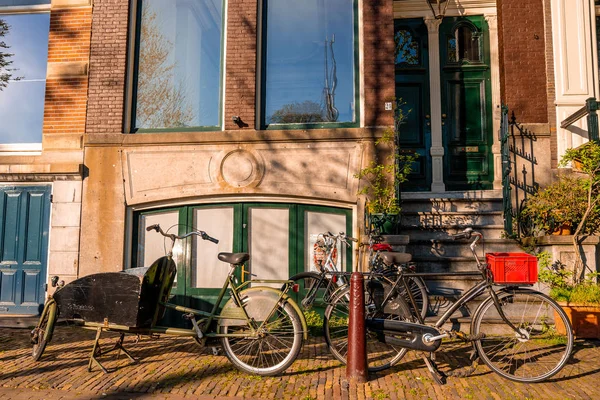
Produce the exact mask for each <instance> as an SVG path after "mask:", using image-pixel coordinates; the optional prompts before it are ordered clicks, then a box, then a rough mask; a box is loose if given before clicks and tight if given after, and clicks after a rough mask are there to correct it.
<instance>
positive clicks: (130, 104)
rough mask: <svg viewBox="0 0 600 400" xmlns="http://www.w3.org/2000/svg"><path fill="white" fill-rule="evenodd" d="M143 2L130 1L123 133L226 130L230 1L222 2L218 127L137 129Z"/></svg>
mask: <svg viewBox="0 0 600 400" xmlns="http://www.w3.org/2000/svg"><path fill="white" fill-rule="evenodd" d="M143 1H144V0H130V3H129V4H130V12H129V21H130V23H129V27H128V35H129V36H128V40H129V46H128V50H129V51H128V54H129V56H128V59H127V65H128V67H127V84H126V87H125V99H126V104H125V115H124V118H123V123H124V126H123V132H124V133H129V134H134V133H163V132H165V133H167V132H214V131H220V130H222V129H223V126H224V120H223V113H224V110H223V109H224V102H223V100H224V91H225V87H224V83H225V44H226V40H225V38H226V36H227V25H226V22H227V8H226V7H227V1H226V0H221V3H222V9H221V41H220V49H221V52H220V53H221V54H220V57H221V61H220V65H219V71H220V76H219V114H218V121H219V123H218V125H210V126H193V127H173V128H136V127H135V119H136V108H137V83H138V74H137V71H138V66H139V64H138V63H139V49H140V34H141V19H142V18H141V12H142V7H140V4H141V3H142V2H143Z"/></svg>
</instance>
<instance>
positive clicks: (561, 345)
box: [471, 289, 573, 383]
mask: <svg viewBox="0 0 600 400" xmlns="http://www.w3.org/2000/svg"><path fill="white" fill-rule="evenodd" d="M497 294H498V298H499V301H500V304H501V307H502V312H503V313H504V315H505V316H506V318H508V319H509V320H510V322H511V323H512V324H513V325H514V326H515V327H517V328H518V329H519V331H520V332H522V334H523V335H525V336H526V338H522V337H521V336H520V335H517V334H516V333H515V332H514V330H513V329H512V328H511V327H510V326H509V325H508V324H506V323H504V322H503V321H502V319H501V317H500V314H499V313H498V310H497V309H496V307H495V304H494V301H493V299H492V297H488V298H487V299H486V300H485V301H484V302H483V303H482V304H481V305H480V306H479V308H478V309H477V311H476V312H475V316H474V317H473V321H472V325H471V332H472V333H473V334H474V335H475V336H479V335H482V334H485V337H483V338H481V339H479V340H476V341H475V342H474V345H475V348H476V350H477V352H478V354H479V356H480V357H481V359H482V360H483V362H484V363H485V364H486V365H487V366H488V367H490V369H491V370H492V371H494V372H496V373H497V374H499V375H501V376H503V377H505V378H507V379H510V380H513V381H517V382H526V383H534V382H541V381H543V380H546V379H548V378H550V377H552V376H553V375H555V374H556V373H558V372H559V371H560V370H561V369H562V368H563V367H564V365H565V364H566V363H567V362H568V360H569V357H570V355H571V351H572V349H573V331H572V329H571V325H570V323H569V319H568V318H567V315H566V314H565V312H564V311H563V309H562V308H561V307H560V306H559V305H558V304H557V303H556V302H555V301H554V300H552V299H551V298H550V297H548V296H546V295H545V294H543V293H540V292H537V291H534V290H528V289H512V290H508V289H506V290H504V291H503V292H500V293H497ZM557 319H558V320H557ZM561 324H562V327H563V329H561Z"/></svg>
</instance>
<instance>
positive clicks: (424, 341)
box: [325, 228, 573, 383]
mask: <svg viewBox="0 0 600 400" xmlns="http://www.w3.org/2000/svg"><path fill="white" fill-rule="evenodd" d="M451 237H452V238H453V239H455V240H457V239H463V238H464V239H471V238H472V237H475V239H474V240H473V242H472V243H471V245H470V249H471V252H472V254H473V257H474V259H475V262H476V264H477V269H478V271H477V272H465V273H461V272H456V273H452V274H453V275H467V274H469V275H478V276H480V277H481V281H480V282H479V283H477V284H476V285H475V286H473V287H472V288H470V289H469V290H467V291H466V292H465V293H463V294H462V295H461V296H460V298H459V299H458V300H457V301H456V302H455V303H454V304H453V305H452V306H451V307H450V308H449V309H448V310H447V311H446V312H445V313H444V314H443V315H442V316H440V317H439V318H438V320H437V321H436V322H435V323H434V324H433V325H426V324H425V323H424V321H423V318H422V316H421V315H420V314H419V313H412V312H411V311H410V307H409V306H408V305H407V304H406V302H405V301H404V299H403V297H401V296H397V295H395V296H394V293H395V292H396V293H397V290H398V286H400V284H402V285H403V286H404V287H406V286H405V285H406V279H407V278H408V277H410V276H420V277H426V276H434V275H439V274H435V273H405V272H404V271H402V270H400V271H399V275H398V279H397V281H396V283H397V285H396V286H395V287H394V288H393V290H392V291H390V292H389V293H388V294H386V297H385V298H384V299H383V300H382V301H381V304H379V305H378V307H377V309H375V310H373V311H372V312H371V313H369V314H367V318H366V321H365V323H366V330H367V334H368V335H370V336H372V337H375V338H377V340H378V341H379V343H380V345H381V347H382V349H383V350H381V351H382V352H383V354H382V355H381V357H384V358H385V359H386V361H388V362H387V366H392V365H395V364H397V363H398V362H399V361H400V359H402V357H403V356H404V355H405V354H406V352H407V351H408V350H418V351H422V352H424V353H425V355H423V360H424V361H425V363H426V365H427V367H428V369H429V371H430V372H431V374H432V376H433V378H434V380H435V381H436V382H438V383H443V382H444V381H445V378H446V375H445V374H443V373H442V372H440V371H439V369H438V368H437V365H436V363H435V357H434V352H435V351H436V350H438V349H439V348H440V346H441V345H442V339H445V338H459V339H463V340H464V341H466V342H470V343H472V345H473V349H474V352H475V353H474V354H475V355H476V356H475V357H473V359H475V358H477V357H479V358H480V359H481V360H482V361H483V362H484V363H485V364H486V365H487V366H488V367H489V368H490V369H491V370H492V371H494V372H495V373H497V374H499V375H501V376H503V377H505V378H507V379H510V380H513V381H517V382H526V383H533V382H541V381H543V380H546V379H548V378H550V377H552V376H553V375H555V374H556V373H558V372H559V371H560V370H561V369H562V368H563V367H564V365H565V364H566V363H567V361H568V359H569V357H570V354H571V351H572V349H573V333H572V329H571V325H570V323H569V319H568V318H567V316H566V314H565V312H564V311H563V310H562V308H561V307H560V306H559V305H558V304H557V303H556V302H555V301H554V300H552V299H551V298H550V297H548V296H547V295H545V294H543V293H540V292H538V291H535V290H532V289H530V288H525V287H521V286H523V285H519V284H507V285H506V286H497V285H495V284H494V276H493V275H492V273H491V271H490V269H489V268H488V265H487V264H484V263H482V262H481V261H480V260H479V257H478V256H477V252H476V250H475V248H476V246H477V243H478V241H479V240H480V239H482V238H483V235H482V234H481V233H479V232H474V231H473V230H472V229H471V228H467V229H466V230H465V231H463V232H462V233H459V234H456V235H452V236H451ZM444 275H448V274H444ZM497 278H498V277H497ZM498 280H500V279H498ZM486 292H487V294H488V296H487V298H485V299H484V300H483V302H482V303H481V304H480V305H479V307H478V308H477V309H476V311H475V313H474V314H473V317H472V320H471V330H470V333H469V334H466V333H463V332H460V331H455V330H453V329H451V330H446V329H444V328H443V325H444V324H445V323H446V322H447V321H448V320H449V319H450V317H451V316H452V314H453V313H454V312H456V311H457V310H458V309H459V308H461V307H463V306H464V305H466V304H467V303H469V302H470V301H472V300H474V299H475V298H477V297H478V296H480V295H482V294H484V293H486ZM392 306H394V307H392ZM412 307H413V309H415V304H413V305H412ZM390 313H391V314H392V315H393V316H394V318H389V314H390ZM347 315H348V301H347V296H344V295H342V294H339V295H338V296H336V298H334V299H333V300H332V302H331V304H330V305H329V306H328V308H327V310H326V311H325V328H326V329H325V335H326V338H327V340H328V343H330V342H331V343H333V344H334V345H336V344H338V345H339V348H338V349H339V350H340V353H343V350H344V349H345V348H346V347H345V346H346V344H344V343H343V342H344V341H345V342H346V343H347V327H346V328H345V330H344V329H343V328H339V327H340V325H341V324H340V322H341V321H346V324H347ZM561 325H562V327H564V328H563V329H557V326H558V327H560V326H561ZM336 329H338V330H337V331H336ZM559 332H565V333H559ZM346 351H347V348H346ZM343 356H344V357H345V353H343ZM371 358H372V356H371Z"/></svg>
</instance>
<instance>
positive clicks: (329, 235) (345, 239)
mask: <svg viewBox="0 0 600 400" xmlns="http://www.w3.org/2000/svg"><path fill="white" fill-rule="evenodd" d="M321 235H322V236H323V237H324V238H331V239H333V240H338V239H339V240H341V241H342V242H344V243H345V244H346V246H350V243H348V240H351V241H353V242H358V239H355V238H353V237H352V236H347V235H346V234H345V233H344V232H340V233H339V234H338V235H334V234H333V233H331V232H327V233H321Z"/></svg>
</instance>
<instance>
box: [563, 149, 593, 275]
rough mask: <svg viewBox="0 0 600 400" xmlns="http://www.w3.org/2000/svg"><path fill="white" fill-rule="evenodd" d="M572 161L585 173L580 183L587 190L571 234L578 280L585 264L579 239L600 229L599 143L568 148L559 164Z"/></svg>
mask: <svg viewBox="0 0 600 400" xmlns="http://www.w3.org/2000/svg"><path fill="white" fill-rule="evenodd" d="M569 162H572V163H574V164H577V165H578V169H579V170H580V171H581V172H583V173H584V174H586V175H587V178H582V184H583V185H584V187H585V189H586V192H587V196H586V197H587V199H586V200H587V202H586V204H585V211H584V213H583V217H582V218H581V221H580V222H579V224H578V225H577V229H576V230H575V233H574V234H573V247H574V248H575V265H574V266H573V279H574V280H575V282H578V281H580V280H581V279H583V277H584V276H585V264H584V262H583V258H582V256H581V253H582V252H583V249H581V241H582V240H583V238H584V236H585V235H590V234H594V233H596V232H598V231H600V227H599V226H598V224H599V222H600V143H598V142H594V141H590V142H588V143H586V144H584V145H583V146H579V147H578V148H575V149H568V150H567V151H566V152H565V155H564V156H563V158H562V160H561V166H565V165H566V164H567V163H569Z"/></svg>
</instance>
